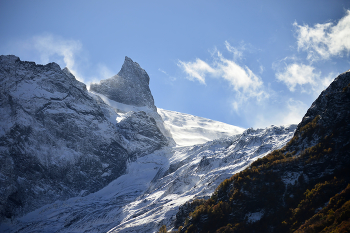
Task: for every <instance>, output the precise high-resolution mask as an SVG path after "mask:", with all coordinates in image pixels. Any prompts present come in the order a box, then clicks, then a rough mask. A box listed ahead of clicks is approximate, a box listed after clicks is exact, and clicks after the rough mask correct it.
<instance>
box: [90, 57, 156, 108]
mask: <svg viewBox="0 0 350 233" xmlns="http://www.w3.org/2000/svg"><path fill="white" fill-rule="evenodd" d="M149 80H150V78H149V76H148V74H147V72H146V71H145V70H144V69H142V68H141V66H140V65H139V64H138V63H137V62H134V61H133V60H132V59H131V58H129V57H127V56H126V57H125V60H124V64H123V66H122V68H121V69H120V71H119V73H118V74H117V75H115V76H113V77H111V78H109V79H105V80H101V81H100V83H98V84H91V85H90V90H91V91H94V92H96V93H100V94H102V95H105V96H106V97H108V98H109V99H111V100H114V101H116V102H119V103H123V104H128V105H133V106H138V107H141V106H148V107H150V108H152V109H153V110H155V111H156V107H155V106H154V99H153V96H152V94H151V90H150V89H149Z"/></svg>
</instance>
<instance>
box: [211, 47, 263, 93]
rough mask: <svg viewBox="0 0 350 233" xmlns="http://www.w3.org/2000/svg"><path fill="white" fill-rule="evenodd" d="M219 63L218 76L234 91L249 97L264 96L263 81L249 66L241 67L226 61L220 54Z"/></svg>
mask: <svg viewBox="0 0 350 233" xmlns="http://www.w3.org/2000/svg"><path fill="white" fill-rule="evenodd" d="M218 57H219V59H220V60H219V61H220V62H218V63H217V72H216V73H217V74H219V75H220V76H222V78H224V79H226V80H227V81H228V82H229V83H230V85H231V86H232V87H233V89H234V90H235V91H237V92H239V91H241V92H243V93H246V94H247V95H249V96H261V95H262V94H263V92H262V89H261V87H262V86H263V82H262V80H261V79H260V78H259V77H258V76H256V75H255V74H254V73H253V72H252V71H251V70H250V69H249V68H248V67H247V66H245V67H241V66H239V65H238V64H237V63H235V62H234V61H231V60H228V59H225V58H224V57H223V56H222V54H221V53H220V52H218Z"/></svg>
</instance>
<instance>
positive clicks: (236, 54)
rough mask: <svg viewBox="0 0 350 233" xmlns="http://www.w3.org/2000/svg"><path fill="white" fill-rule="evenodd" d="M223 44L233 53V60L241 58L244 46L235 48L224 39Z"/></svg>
mask: <svg viewBox="0 0 350 233" xmlns="http://www.w3.org/2000/svg"><path fill="white" fill-rule="evenodd" d="M225 46H226V49H227V51H229V52H231V53H233V60H235V61H236V60H238V59H241V58H242V56H243V50H244V46H241V48H239V49H237V48H235V47H233V46H231V45H230V43H228V42H227V41H225Z"/></svg>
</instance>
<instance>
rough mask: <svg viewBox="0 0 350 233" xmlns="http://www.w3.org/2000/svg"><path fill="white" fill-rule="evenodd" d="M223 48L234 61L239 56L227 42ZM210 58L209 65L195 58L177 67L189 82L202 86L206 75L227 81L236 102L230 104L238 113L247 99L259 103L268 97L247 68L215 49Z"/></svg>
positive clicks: (261, 83)
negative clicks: (233, 92) (253, 99)
mask: <svg viewBox="0 0 350 233" xmlns="http://www.w3.org/2000/svg"><path fill="white" fill-rule="evenodd" d="M225 46H226V49H227V50H228V51H229V52H232V53H234V59H235V57H236V58H238V57H240V56H241V54H240V53H239V52H238V50H237V49H236V48H234V47H232V46H231V45H230V44H229V43H228V42H227V41H225ZM212 57H213V62H212V64H211V65H209V64H208V63H206V62H204V61H202V60H201V59H199V58H197V59H196V61H194V62H183V61H179V62H178V66H179V67H180V68H181V69H182V70H183V71H184V72H185V73H186V74H187V75H188V78H189V79H190V80H198V81H199V82H200V83H203V84H205V78H206V76H207V75H208V76H210V77H212V78H223V79H225V80H226V81H228V83H229V84H230V86H231V87H232V89H233V90H234V91H235V93H236V100H235V101H234V102H233V103H232V106H233V108H234V109H235V111H238V109H239V107H240V106H241V105H242V103H243V102H245V101H246V100H247V99H248V98H252V97H254V98H256V99H257V100H258V101H260V100H262V99H264V98H267V97H268V96H269V95H268V93H267V92H265V91H264V86H263V82H262V80H261V79H260V78H259V77H258V76H257V75H256V74H254V72H253V71H251V70H250V69H249V67H247V66H240V65H239V64H237V63H236V61H234V60H229V59H226V58H225V57H224V56H223V55H222V54H221V52H220V51H218V50H217V49H215V53H212Z"/></svg>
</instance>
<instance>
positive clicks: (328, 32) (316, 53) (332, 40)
mask: <svg viewBox="0 0 350 233" xmlns="http://www.w3.org/2000/svg"><path fill="white" fill-rule="evenodd" d="M293 25H294V27H295V29H296V37H297V43H298V49H301V50H303V51H306V52H307V54H308V55H307V59H309V60H310V61H316V60H320V59H329V58H330V57H331V56H342V55H343V53H348V54H349V52H350V39H349V38H350V10H347V11H346V14H345V16H344V17H343V18H342V19H340V20H339V21H338V22H337V23H336V24H334V23H325V24H316V25H315V26H313V27H310V26H309V25H303V26H302V25H299V24H298V23H297V22H295V23H294V24H293Z"/></svg>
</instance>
